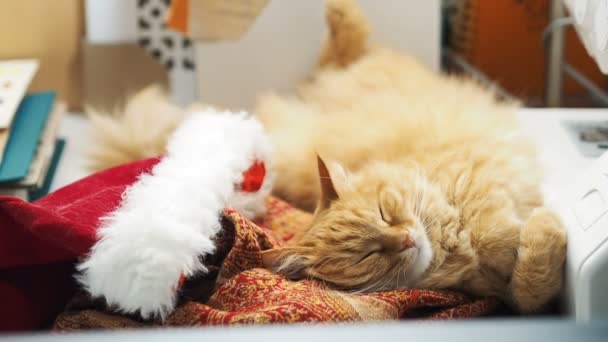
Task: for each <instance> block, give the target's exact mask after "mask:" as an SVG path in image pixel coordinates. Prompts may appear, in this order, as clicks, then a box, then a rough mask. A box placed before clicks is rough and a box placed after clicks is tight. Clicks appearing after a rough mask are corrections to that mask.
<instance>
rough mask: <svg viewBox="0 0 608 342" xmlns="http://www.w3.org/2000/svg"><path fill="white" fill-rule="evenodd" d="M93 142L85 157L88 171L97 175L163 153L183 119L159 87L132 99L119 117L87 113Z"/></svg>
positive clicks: (146, 90)
mask: <svg viewBox="0 0 608 342" xmlns="http://www.w3.org/2000/svg"><path fill="white" fill-rule="evenodd" d="M87 115H88V116H89V118H90V120H91V125H92V133H93V135H94V139H93V141H94V142H95V143H94V144H93V145H92V146H91V148H90V150H89V152H88V155H87V161H88V164H87V167H88V168H89V170H90V171H100V170H104V169H107V168H109V167H112V166H116V165H120V164H124V163H128V162H131V161H135V160H140V159H144V158H149V157H155V156H159V155H162V154H164V153H165V148H166V145H167V140H168V138H169V136H170V135H171V133H173V131H174V130H175V128H176V127H177V125H178V124H179V123H180V122H181V121H182V120H183V119H184V118H185V111H184V110H182V109H180V108H178V107H176V106H174V105H173V104H171V102H170V101H169V99H168V98H167V96H166V94H165V93H164V92H163V91H162V90H161V88H160V87H158V86H150V87H147V88H145V89H143V90H142V91H140V92H139V93H137V94H135V95H134V96H133V97H131V98H130V99H129V100H128V101H127V103H126V105H125V107H124V109H123V110H122V111H121V112H118V113H104V112H99V111H95V110H92V109H87Z"/></svg>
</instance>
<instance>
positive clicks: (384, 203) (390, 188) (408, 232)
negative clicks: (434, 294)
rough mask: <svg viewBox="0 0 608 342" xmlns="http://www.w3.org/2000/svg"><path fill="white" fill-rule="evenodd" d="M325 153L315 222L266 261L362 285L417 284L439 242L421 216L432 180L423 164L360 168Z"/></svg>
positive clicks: (302, 274)
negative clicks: (330, 160)
mask: <svg viewBox="0 0 608 342" xmlns="http://www.w3.org/2000/svg"><path fill="white" fill-rule="evenodd" d="M329 166H330V167H329V168H328V167H327V166H326V164H325V163H324V162H323V160H322V159H321V158H318V168H319V179H320V183H321V196H320V201H319V205H318V207H317V210H316V212H315V218H314V220H313V223H312V225H311V226H310V227H309V228H308V229H307V230H306V231H305V232H304V233H302V235H301V236H299V237H298V238H297V239H296V241H295V242H294V243H293V244H292V245H288V246H286V247H282V248H277V249H274V250H270V251H267V252H265V253H264V254H263V258H264V261H265V264H266V265H267V266H269V267H271V268H273V269H274V270H275V271H277V272H279V273H282V274H285V275H287V276H288V277H291V278H295V279H299V278H315V279H320V280H323V281H326V282H328V283H331V284H333V285H334V286H337V287H339V288H343V289H349V290H358V291H377V290H384V289H394V288H404V287H409V286H414V284H415V283H416V280H417V279H418V278H419V277H420V276H421V275H422V274H423V273H424V271H425V270H426V269H427V268H428V267H429V265H430V262H431V259H432V249H431V244H430V242H429V239H428V237H427V234H426V229H425V222H424V219H423V218H421V212H422V209H423V208H422V207H421V206H422V205H423V204H424V201H425V200H426V199H425V193H426V188H427V183H426V180H425V178H424V177H423V176H421V174H420V173H419V172H417V171H416V170H410V169H407V168H403V167H398V166H394V165H390V164H387V163H373V164H370V165H368V166H367V167H364V168H362V169H361V170H360V171H358V172H357V173H355V174H350V175H349V174H347V173H346V172H345V171H344V170H343V169H342V168H341V167H340V166H339V165H337V164H330V165H329Z"/></svg>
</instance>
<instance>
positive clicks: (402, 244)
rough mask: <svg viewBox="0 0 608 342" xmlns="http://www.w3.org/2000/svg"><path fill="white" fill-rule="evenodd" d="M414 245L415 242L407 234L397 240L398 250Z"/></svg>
mask: <svg viewBox="0 0 608 342" xmlns="http://www.w3.org/2000/svg"><path fill="white" fill-rule="evenodd" d="M412 247H416V242H414V240H413V239H412V238H411V237H410V236H409V235H408V236H406V237H405V238H403V239H402V240H401V241H400V242H399V252H402V251H404V250H406V249H408V248H412Z"/></svg>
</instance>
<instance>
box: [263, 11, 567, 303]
mask: <svg viewBox="0 0 608 342" xmlns="http://www.w3.org/2000/svg"><path fill="white" fill-rule="evenodd" d="M327 22H328V26H329V31H330V35H329V39H328V44H327V45H326V47H325V51H324V52H323V54H322V58H321V63H320V68H319V70H318V71H317V72H316V74H315V75H314V78H313V80H312V81H310V82H308V83H305V84H302V85H301V87H300V89H299V91H298V93H297V95H296V96H293V97H283V96H278V95H275V94H269V95H266V96H264V97H262V98H261V100H260V102H259V106H258V109H257V115H258V116H259V117H260V119H261V120H262V121H263V122H264V124H265V125H266V127H267V129H268V130H269V132H270V133H271V136H272V138H273V141H274V143H275V146H276V153H275V158H276V164H275V168H274V170H275V171H276V174H277V179H276V184H275V190H274V191H275V193H277V194H278V195H279V196H282V197H284V198H286V199H287V200H289V201H291V202H292V203H296V204H298V205H299V206H301V207H303V208H306V209H309V210H312V209H313V208H315V207H316V208H317V209H316V215H315V220H314V222H313V224H312V226H311V227H309V228H308V229H306V230H305V231H303V232H302V233H301V234H300V235H299V236H297V237H296V239H294V242H293V243H292V244H291V245H290V246H287V247H285V248H282V249H278V250H275V251H272V252H267V255H266V260H267V262H268V264H269V266H271V267H274V268H275V269H276V270H277V271H279V272H282V273H285V274H287V275H289V276H292V277H296V278H298V277H314V278H317V279H322V280H325V281H327V282H329V283H332V284H334V285H336V286H338V287H341V288H345V289H354V290H360V291H368V290H383V289H392V288H400V287H414V286H415V287H421V288H435V289H456V290H461V291H465V292H467V293H470V294H473V295H476V296H496V297H499V298H501V299H502V300H503V301H504V302H506V303H508V304H510V305H511V306H513V307H514V308H515V309H517V310H519V311H522V312H534V311H537V310H539V309H541V308H542V307H543V306H544V305H545V304H546V303H547V302H548V301H549V300H550V299H551V298H553V297H554V296H555V295H556V294H557V293H558V292H559V290H560V287H561V279H562V267H563V262H564V259H565V248H566V237H565V232H564V230H563V228H562V226H561V223H560V222H559V220H558V219H557V217H556V215H555V214H554V213H552V212H551V211H549V210H548V209H546V208H544V207H543V201H542V196H541V193H540V189H539V181H540V177H539V174H538V172H537V171H538V167H537V165H536V163H535V155H534V151H533V149H532V147H531V146H530V145H529V144H528V143H527V141H526V139H525V138H524V137H522V136H521V135H520V133H519V132H518V130H517V127H516V124H515V122H514V116H513V111H514V107H515V106H514V104H509V103H498V102H497V101H496V100H495V98H494V96H493V94H492V93H490V92H489V91H487V90H485V89H483V88H481V87H480V86H478V85H477V84H475V83H473V82H471V81H467V80H463V79H459V78H454V77H447V76H442V75H438V74H435V73H433V72H431V71H429V70H427V69H426V68H425V67H423V66H421V65H420V64H418V63H417V62H416V61H415V60H414V59H412V58H411V57H409V56H405V55H402V54H400V53H398V52H396V51H392V50H390V49H387V48H384V47H378V46H373V45H371V44H368V42H367V38H368V29H367V23H366V22H365V17H364V16H363V15H362V13H361V11H360V9H359V8H358V7H357V5H356V3H354V2H353V1H352V0H329V1H328V9H327ZM349 47H350V48H349ZM317 153H319V154H320V155H321V156H323V157H324V159H325V160H327V161H332V162H331V163H328V166H326V165H325V163H324V162H323V160H321V159H319V161H318V162H317ZM335 162H338V163H335ZM317 163H318V171H317V167H316V165H317Z"/></svg>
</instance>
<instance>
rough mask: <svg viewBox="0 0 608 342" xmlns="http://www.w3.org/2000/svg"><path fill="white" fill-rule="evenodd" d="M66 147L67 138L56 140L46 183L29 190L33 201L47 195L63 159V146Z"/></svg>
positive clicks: (29, 195)
mask: <svg viewBox="0 0 608 342" xmlns="http://www.w3.org/2000/svg"><path fill="white" fill-rule="evenodd" d="M64 147H65V139H57V140H56V141H55V150H54V151H53V157H52V158H51V165H50V166H49V170H48V171H47V173H46V176H45V177H44V183H43V184H42V187H41V188H39V189H33V190H30V191H28V194H27V195H28V200H29V201H30V202H33V201H35V200H37V199H39V198H41V197H43V196H46V195H47V194H48V193H49V190H50V189H51V185H52V184H53V179H54V178H55V173H56V172H57V166H58V165H59V161H60V160H61V155H62V154H63V148H64Z"/></svg>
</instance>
